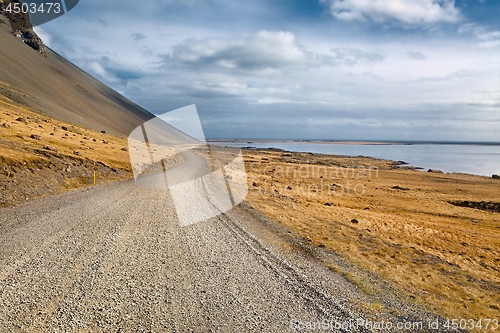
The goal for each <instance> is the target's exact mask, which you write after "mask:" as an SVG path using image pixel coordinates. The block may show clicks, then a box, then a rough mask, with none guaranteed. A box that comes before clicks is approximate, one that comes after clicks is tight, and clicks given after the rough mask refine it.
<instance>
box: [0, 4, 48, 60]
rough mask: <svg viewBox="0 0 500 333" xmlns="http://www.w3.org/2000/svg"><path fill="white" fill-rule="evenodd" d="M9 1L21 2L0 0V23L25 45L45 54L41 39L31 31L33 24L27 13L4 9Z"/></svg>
mask: <svg viewBox="0 0 500 333" xmlns="http://www.w3.org/2000/svg"><path fill="white" fill-rule="evenodd" d="M11 3H19V4H20V3H21V1H19V0H0V24H4V25H7V26H8V27H9V29H10V31H11V32H12V34H13V35H14V36H16V37H18V38H20V39H21V40H22V41H23V42H24V43H25V44H26V45H28V46H29V47H31V48H32V49H34V50H35V51H37V52H40V54H42V55H44V56H47V50H46V49H45V46H44V45H43V42H42V40H41V39H40V37H38V35H37V34H36V33H35V31H33V26H32V24H31V22H30V18H29V15H28V14H25V13H22V12H21V13H18V14H15V13H10V12H7V11H5V9H6V8H7V6H8V5H9V4H11Z"/></svg>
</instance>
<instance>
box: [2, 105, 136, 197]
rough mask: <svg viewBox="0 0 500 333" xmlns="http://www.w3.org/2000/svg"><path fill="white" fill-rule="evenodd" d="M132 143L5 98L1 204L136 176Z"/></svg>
mask: <svg viewBox="0 0 500 333" xmlns="http://www.w3.org/2000/svg"><path fill="white" fill-rule="evenodd" d="M127 145H128V142H127V139H125V138H118V137H115V136H112V135H108V134H106V133H99V132H96V131H92V130H89V129H86V128H84V127H81V126H76V125H72V124H68V123H65V122H62V121H59V120H57V119H53V118H50V117H47V116H45V115H41V114H40V113H37V112H34V111H32V110H30V109H28V108H26V107H23V106H21V105H19V104H17V103H15V102H14V101H12V100H11V99H9V98H7V97H5V96H3V95H0V205H2V206H5V205H12V204H15V203H18V202H24V201H26V200H29V199H34V198H37V197H41V196H46V195H52V194H55V193H61V192H64V191H67V190H71V189H76V188H81V187H86V186H89V185H91V184H92V183H93V179H94V175H93V173H94V171H96V172H97V180H98V183H101V182H107V181H116V180H122V179H127V178H130V177H131V176H132V173H131V170H132V168H131V165H130V158H129V153H128V151H127V150H126V149H123V148H126V147H127Z"/></svg>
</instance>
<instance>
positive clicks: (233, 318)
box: [0, 181, 364, 332]
mask: <svg viewBox="0 0 500 333" xmlns="http://www.w3.org/2000/svg"><path fill="white" fill-rule="evenodd" d="M282 248H283V246H282V245H280V240H279V239H278V237H277V236H276V235H274V234H273V230H270V229H269V228H268V227H266V226H265V225H264V224H262V223H259V221H258V219H256V218H255V217H254V216H253V215H252V214H251V213H249V211H248V209H243V208H235V209H233V210H231V211H230V212H228V213H226V214H223V215H220V216H218V217H215V218H212V219H210V220H208V221H205V222H202V223H198V224H195V225H191V226H187V227H180V226H179V223H178V221H177V217H176V214H175V210H174V208H173V203H172V198H171V196H170V193H169V191H166V190H159V189H145V188H141V187H139V186H136V184H135V183H134V182H133V181H125V182H120V183H113V184H107V185H102V186H97V187H93V188H91V189H86V190H80V191H74V192H71V193H67V194H64V195H58V196H55V197H51V198H44V199H39V200H35V201H32V202H29V203H27V204H24V205H20V206H16V207H11V208H3V209H1V210H0V267H1V270H0V330H1V331H2V332H3V331H5V332H105V331H106V332H118V331H122V332H211V331H212V332H213V331H221V332H249V331H254V332H288V331H294V325H295V324H293V323H297V321H300V322H302V323H306V322H318V321H322V320H324V319H327V320H337V321H342V322H347V321H349V320H356V319H358V318H363V316H364V315H363V314H362V313H360V310H359V306H358V305H359V303H360V299H362V298H363V296H362V295H360V293H359V292H358V291H357V289H356V288H355V287H353V286H351V285H350V284H349V283H347V282H346V281H345V280H343V279H342V278H341V277H339V276H337V275H335V274H333V273H332V272H330V271H329V270H327V269H326V268H324V267H323V266H322V265H320V264H318V263H316V262H315V261H314V260H313V259H311V258H307V256H304V255H302V254H301V253H300V252H294V251H288V252H287V251H285V250H283V251H282V250H280V249H282ZM291 322H292V324H291ZM332 331H336V330H332ZM340 331H349V332H356V331H363V330H357V329H353V328H352V327H350V328H348V329H345V330H340Z"/></svg>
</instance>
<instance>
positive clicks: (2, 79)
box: [0, 26, 154, 136]
mask: <svg viewBox="0 0 500 333" xmlns="http://www.w3.org/2000/svg"><path fill="white" fill-rule="evenodd" d="M0 45H1V47H0V64H1V65H0V94H2V95H5V96H7V97H9V98H10V99H12V100H14V101H16V102H18V103H20V104H23V105H25V106H27V107H29V108H31V109H34V110H36V111H38V112H40V113H42V114H45V115H48V116H50V117H53V118H57V119H60V120H63V121H66V122H70V123H74V124H76V125H80V126H84V127H87V128H90V129H94V130H97V131H101V130H105V131H109V132H110V133H112V134H116V135H121V136H127V135H128V134H129V133H130V132H131V131H132V130H133V129H134V128H135V127H137V126H139V125H140V124H141V123H143V122H144V121H147V120H149V119H151V118H153V117H154V115H152V114H151V113H149V112H148V111H146V110H144V109H143V108H141V107H140V106H138V105H136V104H134V103H133V102H131V101H130V100H128V99H126V98H125V97H123V96H121V95H120V94H119V93H117V92H116V91H114V90H112V89H111V88H109V87H107V86H106V85H104V84H103V83H101V82H99V81H98V80H96V79H95V78H93V77H91V76H90V75H88V74H87V73H85V72H83V71H82V70H80V69H79V68H77V67H76V66H74V65H73V64H71V63H70V62H69V61H67V60H65V59H64V58H62V57H61V56H59V55H58V54H56V53H54V52H53V51H51V50H50V49H47V57H43V56H41V55H40V54H39V53H38V52H36V51H35V50H33V49H31V48H30V47H28V46H27V45H25V44H24V43H22V42H21V41H20V40H19V38H17V37H15V36H14V35H12V34H11V33H10V31H9V30H8V28H7V27H6V26H0Z"/></svg>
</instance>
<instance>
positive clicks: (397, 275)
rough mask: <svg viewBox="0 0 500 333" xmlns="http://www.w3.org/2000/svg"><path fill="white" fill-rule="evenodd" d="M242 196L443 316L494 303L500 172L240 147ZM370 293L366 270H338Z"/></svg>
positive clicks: (499, 277) (473, 314) (482, 314)
mask: <svg viewBox="0 0 500 333" xmlns="http://www.w3.org/2000/svg"><path fill="white" fill-rule="evenodd" d="M245 162H246V167H247V171H248V172H249V187H250V192H249V195H248V198H247V201H248V203H249V204H250V205H251V206H252V207H253V208H255V209H257V210H258V211H260V212H262V213H263V214H265V215H268V216H271V217H273V218H274V219H276V220H278V221H279V222H281V223H282V224H284V225H286V226H287V227H289V228H290V229H291V230H293V232H294V233H296V234H297V235H299V236H300V237H303V238H304V239H306V240H307V241H308V242H310V243H311V244H314V245H316V246H318V247H324V248H327V249H331V250H333V251H335V252H336V253H338V254H340V255H341V256H342V257H343V258H345V259H346V260H347V261H349V262H351V263H354V264H356V265H359V266H361V267H363V268H365V269H367V270H369V271H371V272H375V273H376V274H377V275H378V276H381V277H382V278H383V279H385V280H388V281H391V282H392V283H394V284H396V285H397V286H399V287H400V288H401V289H402V290H404V291H405V293H406V294H408V295H409V296H410V298H412V299H414V300H415V302H416V303H419V304H422V305H424V306H426V307H427V308H428V309H430V310H432V311H435V312H438V313H440V314H442V315H444V316H445V317H447V318H459V319H460V318H467V319H469V318H472V319H476V320H478V319H481V318H498V317H499V313H500V304H499V303H500V300H499V296H498V295H500V222H499V220H500V213H499V212H495V211H488V210H483V209H476V208H468V207H460V206H457V205H454V204H452V203H453V202H464V201H469V202H477V203H478V204H477V205H476V206H477V207H484V208H485V209H488V208H495V207H497V206H495V205H492V204H488V203H489V202H496V203H498V202H500V191H499V190H498V188H499V186H500V180H498V179H491V178H487V177H480V176H473V175H466V174H443V173H437V172H435V173H433V172H422V171H416V170H403V169H401V168H399V167H398V166H397V165H395V164H394V162H391V161H384V160H376V159H371V158H349V157H340V156H327V155H313V154H300V153H283V152H272V151H252V150H246V151H245ZM330 268H331V269H332V270H333V271H336V272H338V273H343V274H344V275H345V276H346V278H347V279H349V280H351V281H352V282H354V283H356V284H357V285H358V286H359V287H360V288H362V289H363V290H364V291H365V292H366V293H367V294H375V293H376V292H377V291H376V290H374V288H375V287H374V286H373V285H371V283H370V282H369V281H366V280H365V278H364V277H363V276H356V275H355V274H352V273H351V272H342V268H340V267H337V266H336V265H334V264H332V265H331V267H330Z"/></svg>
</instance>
